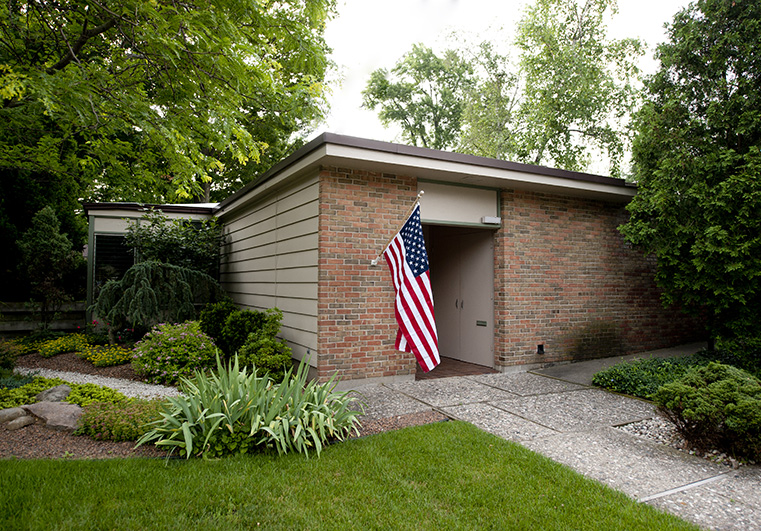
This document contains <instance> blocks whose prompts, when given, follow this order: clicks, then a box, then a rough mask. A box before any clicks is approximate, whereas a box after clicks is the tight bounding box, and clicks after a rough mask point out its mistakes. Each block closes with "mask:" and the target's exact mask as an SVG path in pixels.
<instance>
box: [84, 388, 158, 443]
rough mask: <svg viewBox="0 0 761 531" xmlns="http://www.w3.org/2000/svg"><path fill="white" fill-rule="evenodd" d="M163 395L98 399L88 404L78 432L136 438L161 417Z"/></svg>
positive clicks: (99, 437)
mask: <svg viewBox="0 0 761 531" xmlns="http://www.w3.org/2000/svg"><path fill="white" fill-rule="evenodd" d="M161 403H162V401H161V400H160V399H154V400H145V399H142V398H130V399H128V400H124V401H120V402H117V403H111V402H94V403H91V404H88V405H86V406H85V407H84V411H83V412H82V416H81V417H80V418H79V428H77V430H76V431H75V432H74V433H75V434H76V435H87V436H89V437H92V438H93V439H96V440H99V441H136V440H138V439H139V438H140V437H142V436H143V435H144V434H145V433H147V431H148V430H149V429H150V428H149V427H148V424H149V423H151V422H153V421H155V420H156V419H159V418H160V417H161V415H160V412H161Z"/></svg>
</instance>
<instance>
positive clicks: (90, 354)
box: [77, 345, 134, 367]
mask: <svg viewBox="0 0 761 531" xmlns="http://www.w3.org/2000/svg"><path fill="white" fill-rule="evenodd" d="M77 356H79V357H80V358H82V359H85V360H87V361H89V362H90V363H92V364H93V365H95V366H96V367H112V366H114V365H123V364H125V363H129V362H130V361H132V358H133V357H134V352H133V351H132V349H129V348H126V347H123V346H121V345H87V346H84V347H81V348H80V349H79V352H77Z"/></svg>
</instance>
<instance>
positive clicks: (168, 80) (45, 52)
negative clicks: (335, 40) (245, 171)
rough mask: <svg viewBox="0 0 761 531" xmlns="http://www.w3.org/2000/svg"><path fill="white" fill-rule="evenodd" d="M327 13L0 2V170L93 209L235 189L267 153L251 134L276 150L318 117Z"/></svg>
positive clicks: (317, 9)
mask: <svg viewBox="0 0 761 531" xmlns="http://www.w3.org/2000/svg"><path fill="white" fill-rule="evenodd" d="M333 9H334V1H333V0H283V1H281V2H254V1H252V0H248V1H243V2H239V1H232V0H206V1H204V2H201V3H177V2H167V1H159V2H145V1H143V0H120V1H118V2H117V1H115V0H85V1H80V2H72V1H68V0H64V1H62V2H23V1H16V0H12V1H9V2H4V3H3V4H2V5H0V79H1V80H2V81H1V82H0V101H2V104H1V105H0V130H2V134H0V170H1V171H3V172H7V173H9V174H10V175H11V177H10V178H15V177H16V175H18V174H19V173H27V174H30V175H35V176H40V178H49V177H48V176H50V177H51V178H56V179H57V178H61V177H64V176H65V177H67V178H73V179H74V181H75V183H76V186H74V189H75V190H74V192H73V193H77V194H78V195H77V197H84V198H92V199H97V200H110V199H116V198H119V199H130V200H158V201H163V200H166V199H168V198H180V199H182V198H190V197H193V196H195V195H199V194H203V192H204V190H203V188H204V186H203V184H204V183H209V182H211V181H212V180H215V179H216V180H220V179H221V180H222V181H223V182H224V181H225V180H226V179H232V180H235V179H237V178H238V174H239V173H240V172H241V171H242V168H243V167H244V166H245V165H246V164H248V163H250V162H253V163H256V162H258V161H259V160H260V157H261V154H262V152H264V151H266V149H267V143H266V142H265V141H264V140H262V139H261V138H257V137H256V136H255V135H254V133H256V132H258V131H261V130H262V128H266V127H267V124H272V125H273V129H274V130H278V131H281V132H282V133H283V135H284V136H285V137H288V136H290V134H291V133H293V132H295V131H298V129H299V128H300V127H302V126H303V125H304V124H305V123H307V122H310V121H311V120H312V119H313V118H315V117H317V116H319V115H320V114H321V111H322V104H323V101H324V100H323V85H322V81H323V79H324V75H325V72H326V69H327V68H328V65H329V62H328V60H327V57H326V55H327V52H328V49H327V47H326V45H325V42H324V40H323V30H324V23H325V21H326V19H327V17H328V16H329V15H330V14H331V13H332V11H333ZM285 113H288V114H292V115H293V116H290V117H288V118H285V119H283V118H282V115H283V114H285ZM278 138H280V137H278ZM267 140H269V138H268V139H267ZM207 195H208V194H207ZM148 197H150V199H147V198H148Z"/></svg>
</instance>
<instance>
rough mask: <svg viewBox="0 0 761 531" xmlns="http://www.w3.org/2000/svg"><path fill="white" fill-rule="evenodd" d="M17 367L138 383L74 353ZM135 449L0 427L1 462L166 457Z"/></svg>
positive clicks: (415, 419)
mask: <svg viewBox="0 0 761 531" xmlns="http://www.w3.org/2000/svg"><path fill="white" fill-rule="evenodd" d="M16 365H17V366H18V367H25V368H31V369H53V370H57V371H67V372H78V373H81V374H92V375H97V376H108V377H111V378H122V379H129V380H137V381H139V380H140V379H139V378H138V377H137V376H136V375H135V371H134V370H133V369H132V367H131V366H130V365H129V364H127V365H119V366H116V367H95V366H94V365H92V364H91V363H90V362H88V361H85V360H83V359H81V358H79V357H77V356H76V355H75V354H73V353H67V354H59V355H57V356H53V357H52V358H43V357H42V356H40V355H39V354H27V355H25V356H21V357H19V358H18V360H17V362H16ZM441 420H446V417H445V416H444V415H442V414H440V413H436V412H434V411H427V412H423V413H413V414H410V415H400V416H396V417H389V418H385V419H379V420H373V421H369V422H366V423H363V425H362V427H361V428H360V433H359V436H360V437H364V436H367V435H373V434H377V433H381V432H384V431H389V430H397V429H401V428H405V427H408V426H419V425H422V424H428V423H431V422H439V421H441ZM134 446H135V444H134V443H133V442H111V441H96V440H95V439H92V438H90V437H85V436H79V435H73V434H71V433H70V432H66V431H59V430H53V429H50V428H47V427H45V426H43V425H42V424H32V425H30V426H27V427H25V428H22V429H20V430H15V431H11V430H8V429H7V428H6V426H5V425H2V426H0V459H13V458H17V459H108V458H117V457H122V458H123V457H147V458H158V457H165V456H166V453H165V452H164V451H162V450H159V449H157V448H156V447H155V446H149V445H146V446H141V447H139V448H134Z"/></svg>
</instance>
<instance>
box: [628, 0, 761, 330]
mask: <svg viewBox="0 0 761 531" xmlns="http://www.w3.org/2000/svg"><path fill="white" fill-rule="evenodd" d="M668 34H669V42H667V43H665V44H662V45H661V46H660V47H659V48H658V58H659V60H660V64H661V66H660V70H659V71H658V73H657V74H655V76H653V77H652V78H651V79H649V80H648V81H647V83H646V88H647V94H648V101H647V103H646V104H645V105H644V107H643V109H642V110H641V112H640V113H639V114H638V116H637V119H636V128H637V132H638V134H637V137H636V140H635V143H634V148H633V157H634V171H635V177H636V180H637V184H638V193H637V195H636V197H635V198H634V199H633V201H632V202H631V203H630V205H629V207H628V208H629V212H630V213H631V218H630V220H629V222H628V223H626V224H625V225H623V226H622V227H621V231H622V232H623V234H624V235H625V236H626V238H627V240H628V241H630V242H631V243H633V244H635V245H637V246H639V247H641V248H642V249H643V250H644V251H645V252H647V253H650V254H653V255H655V256H656V257H657V260H658V269H657V275H656V280H657V282H658V284H659V285H660V286H661V288H662V289H663V300H664V302H665V303H667V304H678V305H680V306H681V307H682V308H683V309H684V310H686V311H688V312H691V313H696V314H701V315H704V316H705V317H706V318H707V320H708V327H709V330H710V332H711V334H712V336H713V337H714V338H716V337H719V338H729V339H733V338H743V337H748V338H751V337H755V338H761V332H759V322H761V216H759V212H761V59H760V58H761V4H759V3H758V2H730V1H725V0H699V1H698V2H697V3H696V4H692V5H690V6H689V7H687V8H685V9H684V10H682V11H681V12H679V13H678V14H677V15H676V16H675V17H674V21H673V23H672V24H671V25H670V27H669V30H668Z"/></svg>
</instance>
